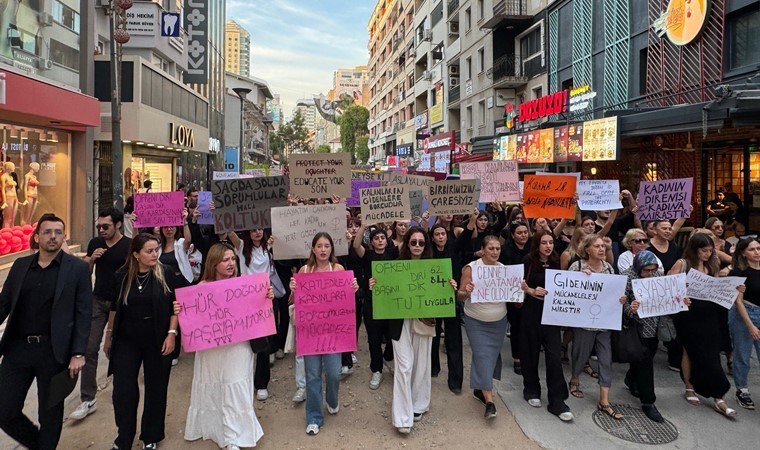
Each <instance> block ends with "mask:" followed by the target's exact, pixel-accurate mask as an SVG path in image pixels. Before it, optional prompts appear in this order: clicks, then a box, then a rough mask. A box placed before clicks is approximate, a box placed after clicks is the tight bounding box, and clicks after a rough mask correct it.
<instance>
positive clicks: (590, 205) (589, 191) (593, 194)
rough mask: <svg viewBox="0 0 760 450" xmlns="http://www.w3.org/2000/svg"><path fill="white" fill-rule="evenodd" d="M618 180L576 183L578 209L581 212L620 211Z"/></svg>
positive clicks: (621, 205)
mask: <svg viewBox="0 0 760 450" xmlns="http://www.w3.org/2000/svg"><path fill="white" fill-rule="evenodd" d="M622 207H623V204H622V203H621V202H620V182H619V181H618V180H581V181H579V182H578V208H580V209H581V210H582V211H606V210H610V209H620V208H622Z"/></svg>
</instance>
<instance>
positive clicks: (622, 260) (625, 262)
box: [618, 250, 665, 274]
mask: <svg viewBox="0 0 760 450" xmlns="http://www.w3.org/2000/svg"><path fill="white" fill-rule="evenodd" d="M633 257H634V255H633V253H631V251H630V250H626V251H625V252H623V253H621V254H620V256H619V257H618V273H623V272H625V271H626V270H628V269H629V268H630V267H631V266H632V265H633ZM655 258H656V259H657V270H658V271H659V272H660V273H661V274H664V273H665V268H664V267H663V266H662V261H660V258H657V256H655Z"/></svg>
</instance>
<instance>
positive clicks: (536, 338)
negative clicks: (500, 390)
mask: <svg viewBox="0 0 760 450" xmlns="http://www.w3.org/2000/svg"><path fill="white" fill-rule="evenodd" d="M507 306H509V304H507ZM520 311H522V314H521V321H522V323H521V328H520V335H519V342H520V346H521V348H520V353H519V354H520V356H521V358H520V361H521V365H522V376H523V397H524V398H525V400H530V399H532V398H541V380H540V379H539V377H538V363H539V358H540V356H541V347H543V348H544V359H545V362H546V388H547V390H548V391H549V392H548V400H549V405H548V407H547V409H548V410H549V412H550V413H552V414H554V415H559V414H562V413H563V412H566V411H569V410H570V408H569V407H568V406H567V404H565V400H567V397H568V391H567V385H566V384H565V375H564V373H563V372H562V335H561V328H560V327H557V326H553V325H541V315H542V314H543V302H542V301H540V300H535V299H532V298H529V297H527V296H526V298H525V303H524V306H523V308H522V309H521V310H520ZM509 314H510V313H509V312H507V317H509ZM511 337H512V339H513V342H514V339H515V330H514V329H512V336H511Z"/></svg>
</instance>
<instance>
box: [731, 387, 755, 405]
mask: <svg viewBox="0 0 760 450" xmlns="http://www.w3.org/2000/svg"><path fill="white" fill-rule="evenodd" d="M736 402H737V403H739V406H741V407H742V408H744V409H755V402H753V401H752V397H750V395H749V392H744V391H736Z"/></svg>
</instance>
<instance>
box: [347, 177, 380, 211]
mask: <svg viewBox="0 0 760 450" xmlns="http://www.w3.org/2000/svg"><path fill="white" fill-rule="evenodd" d="M382 184H383V182H382V181H380V180H351V197H348V198H347V199H346V206H354V207H356V206H361V190H362V189H367V188H374V187H380V186H382Z"/></svg>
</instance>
